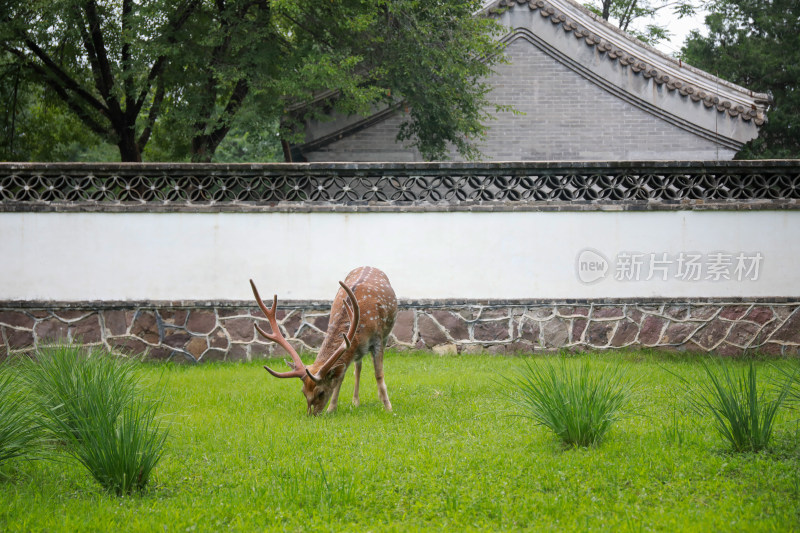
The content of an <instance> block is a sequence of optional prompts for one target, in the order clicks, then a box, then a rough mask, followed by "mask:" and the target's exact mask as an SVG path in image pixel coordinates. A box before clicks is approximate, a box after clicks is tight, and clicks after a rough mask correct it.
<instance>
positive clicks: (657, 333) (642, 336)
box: [639, 315, 667, 346]
mask: <svg viewBox="0 0 800 533" xmlns="http://www.w3.org/2000/svg"><path fill="white" fill-rule="evenodd" d="M666 325H667V320H666V319H664V318H661V317H657V316H653V315H650V316H647V317H645V319H644V321H643V322H642V329H641V330H640V331H639V343H640V344H642V345H644V346H656V345H657V344H658V341H659V340H661V332H662V331H664V326H666Z"/></svg>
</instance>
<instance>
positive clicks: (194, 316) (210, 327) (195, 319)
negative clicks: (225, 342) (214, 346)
mask: <svg viewBox="0 0 800 533" xmlns="http://www.w3.org/2000/svg"><path fill="white" fill-rule="evenodd" d="M215 327H217V315H216V314H215V313H214V311H213V310H206V309H199V310H193V311H192V312H191V313H189V320H188V321H187V322H186V329H188V330H189V331H191V332H192V333H200V334H204V335H205V334H207V333H211V332H212V331H214V328H215Z"/></svg>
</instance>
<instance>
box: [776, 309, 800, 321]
mask: <svg viewBox="0 0 800 533" xmlns="http://www.w3.org/2000/svg"><path fill="white" fill-rule="evenodd" d="M797 309H798V307H797V306H796V305H773V306H772V311H773V312H774V313H775V318H776V319H777V320H778V322H783V321H784V320H786V319H787V318H789V317H790V316H791V315H792V313H794V312H795V310H797Z"/></svg>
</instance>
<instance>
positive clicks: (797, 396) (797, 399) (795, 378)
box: [776, 365, 800, 409]
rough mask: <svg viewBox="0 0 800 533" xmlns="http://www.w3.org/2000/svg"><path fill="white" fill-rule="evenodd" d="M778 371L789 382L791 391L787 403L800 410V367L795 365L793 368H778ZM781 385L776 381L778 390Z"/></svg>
mask: <svg viewBox="0 0 800 533" xmlns="http://www.w3.org/2000/svg"><path fill="white" fill-rule="evenodd" d="M777 368H778V370H780V372H781V373H782V374H783V375H784V377H785V378H786V379H787V380H788V381H789V390H788V391H787V393H786V403H787V404H788V405H790V406H791V407H794V408H795V409H800V367H798V366H797V365H793V366H791V367H784V366H778V367H777ZM781 385H782V384H781V383H780V382H778V381H776V386H777V388H778V389H780V387H781Z"/></svg>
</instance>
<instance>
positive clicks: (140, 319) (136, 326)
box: [131, 311, 161, 344]
mask: <svg viewBox="0 0 800 533" xmlns="http://www.w3.org/2000/svg"><path fill="white" fill-rule="evenodd" d="M131 335H134V336H136V337H139V338H140V339H142V340H144V341H145V342H147V343H149V344H158V343H159V340H160V338H161V335H160V332H159V330H158V321H157V319H156V315H155V313H153V312H152V311H140V312H139V314H138V315H137V317H136V318H135V319H134V320H133V324H131Z"/></svg>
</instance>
